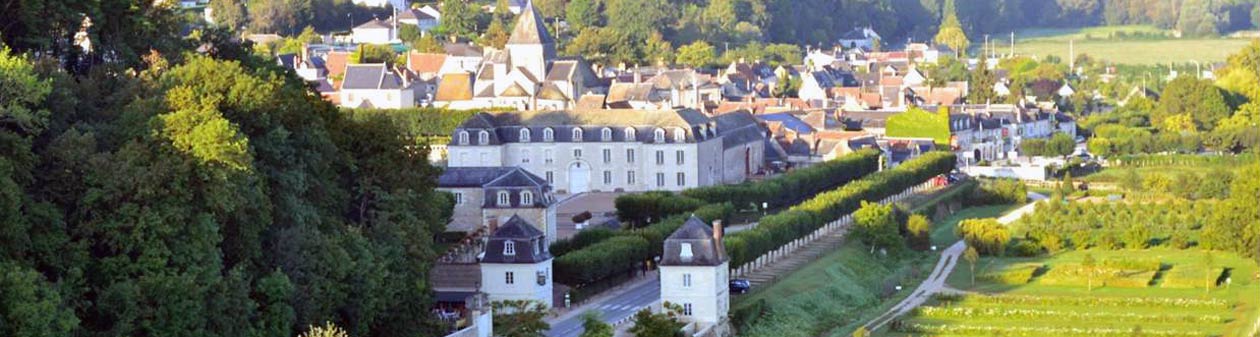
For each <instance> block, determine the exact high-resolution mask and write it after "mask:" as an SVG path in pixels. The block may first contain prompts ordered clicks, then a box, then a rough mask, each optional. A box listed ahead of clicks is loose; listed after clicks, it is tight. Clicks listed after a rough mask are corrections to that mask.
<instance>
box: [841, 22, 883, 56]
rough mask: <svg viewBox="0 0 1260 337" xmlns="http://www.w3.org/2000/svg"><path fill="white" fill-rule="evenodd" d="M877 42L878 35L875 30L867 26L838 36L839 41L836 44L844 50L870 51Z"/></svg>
mask: <svg viewBox="0 0 1260 337" xmlns="http://www.w3.org/2000/svg"><path fill="white" fill-rule="evenodd" d="M879 40H880V37H879V34H877V33H875V30H874V29H871V27H869V26H868V27H859V28H854V29H853V30H851V31H849V32H848V33H844V35H842V36H840V40H839V41H838V42H839V43H840V46H841V47H844V48H850V49H852V48H861V49H866V50H872V49H874V48H875V44H876V41H879Z"/></svg>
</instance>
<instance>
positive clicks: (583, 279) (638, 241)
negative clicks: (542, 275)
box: [554, 235, 651, 286]
mask: <svg viewBox="0 0 1260 337" xmlns="http://www.w3.org/2000/svg"><path fill="white" fill-rule="evenodd" d="M650 258H651V256H650V255H649V250H648V242H647V240H646V239H644V238H642V237H638V236H633V235H623V236H618V237H614V238H611V239H608V240H604V241H603V242H600V243H597V244H594V245H591V246H590V247H586V248H585V249H581V250H577V251H573V252H570V253H569V254H565V255H563V256H560V257H558V258H556V259H555V261H554V264H555V265H554V267H555V268H556V274H555V278H556V282H560V283H564V284H568V285H574V286H577V285H582V284H587V283H591V282H595V281H598V280H601V279H604V278H607V277H609V276H612V275H614V274H616V273H619V272H625V271H628V270H632V269H634V268H635V267H636V266H637V265H638V264H639V263H640V262H644V261H647V260H648V259H650Z"/></svg>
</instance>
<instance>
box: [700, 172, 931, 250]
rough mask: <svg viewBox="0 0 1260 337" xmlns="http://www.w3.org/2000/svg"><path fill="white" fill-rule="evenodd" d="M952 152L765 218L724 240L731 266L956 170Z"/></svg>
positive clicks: (875, 176) (828, 193)
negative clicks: (863, 204) (863, 206)
mask: <svg viewBox="0 0 1260 337" xmlns="http://www.w3.org/2000/svg"><path fill="white" fill-rule="evenodd" d="M955 162H956V159H955V157H954V154H953V153H949V152H929V153H926V154H924V155H923V156H920V157H918V158H915V159H912V160H909V161H907V162H905V163H902V164H901V165H900V166H897V167H896V168H893V169H890V170H885V171H882V172H879V173H875V174H872V175H870V176H867V177H866V178H862V179H859V180H857V181H854V182H851V183H849V184H846V185H844V186H842V187H840V188H838V189H835V190H832V191H828V192H824V193H821V194H818V195H817V196H815V197H814V198H812V199H810V200H806V201H805V202H802V203H800V204H798V205H796V206H793V207H792V208H790V209H788V210H787V211H784V212H780V213H778V214H774V215H769V216H766V217H762V218H761V221H760V224H759V225H757V228H754V229H752V230H747V231H742V232H738V233H734V234H731V235H727V236H726V238H725V239H724V241H725V246H726V253H727V255H729V256H730V257H731V266H740V265H743V264H745V263H748V262H751V261H752V260H754V259H756V258H757V257H760V256H761V255H764V254H765V253H767V252H769V251H771V250H774V249H775V248H778V247H780V246H783V245H784V244H787V243H788V242H791V241H792V240H796V239H798V238H800V237H803V236H805V235H808V234H809V233H812V232H813V231H815V230H817V229H818V228H820V227H822V226H823V225H824V224H826V223H827V222H829V221H832V220H835V219H838V218H840V217H841V216H844V215H845V214H849V213H852V212H853V211H856V210H857V209H858V207H860V206H861V202H862V201H863V200H866V201H876V200H880V199H883V198H886V197H889V196H892V195H895V194H897V193H900V192H901V191H904V190H905V189H907V188H910V187H913V186H914V185H918V184H921V183H923V182H925V181H927V180H928V179H930V178H932V177H934V176H937V175H940V174H944V173H948V172H949V171H951V170H953V169H954V164H955Z"/></svg>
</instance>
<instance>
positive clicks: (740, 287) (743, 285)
mask: <svg viewBox="0 0 1260 337" xmlns="http://www.w3.org/2000/svg"><path fill="white" fill-rule="evenodd" d="M749 289H752V282H748V280H745V279H742V278H737V279H734V280H731V293H732V294H743V293H746V292H748V290H749Z"/></svg>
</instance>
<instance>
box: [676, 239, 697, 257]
mask: <svg viewBox="0 0 1260 337" xmlns="http://www.w3.org/2000/svg"><path fill="white" fill-rule="evenodd" d="M678 245H679V246H678V258H680V259H682V260H683V262H691V258H693V257H695V255H693V254H692V253H691V244H690V243H680V244H678Z"/></svg>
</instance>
